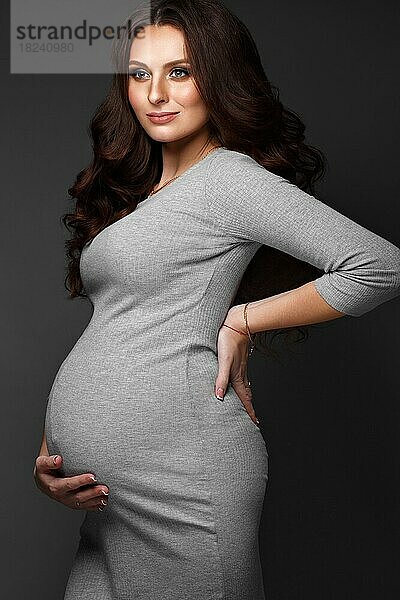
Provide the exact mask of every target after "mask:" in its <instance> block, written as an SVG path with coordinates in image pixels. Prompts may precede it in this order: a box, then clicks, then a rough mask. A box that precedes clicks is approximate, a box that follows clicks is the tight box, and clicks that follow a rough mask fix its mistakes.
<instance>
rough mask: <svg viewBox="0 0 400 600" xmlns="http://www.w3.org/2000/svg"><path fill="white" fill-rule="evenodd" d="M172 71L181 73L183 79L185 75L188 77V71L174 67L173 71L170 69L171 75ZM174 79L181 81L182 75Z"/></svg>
mask: <svg viewBox="0 0 400 600" xmlns="http://www.w3.org/2000/svg"><path fill="white" fill-rule="evenodd" d="M174 71H178V72H181V73H183V77H185V76H186V75H190V71H188V69H183V68H182V67H175V68H174V69H172V71H171V73H173V72H174ZM176 79H182V75H179V76H178V77H177V78H176Z"/></svg>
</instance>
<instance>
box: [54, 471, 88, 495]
mask: <svg viewBox="0 0 400 600" xmlns="http://www.w3.org/2000/svg"><path fill="white" fill-rule="evenodd" d="M59 481H60V489H61V490H62V491H63V492H65V493H68V492H75V491H76V490H78V489H79V488H81V487H87V486H90V487H91V488H92V487H93V486H94V484H95V483H98V482H97V479H96V477H95V475H93V473H85V474H83V475H73V476H71V477H62V478H60V480H59Z"/></svg>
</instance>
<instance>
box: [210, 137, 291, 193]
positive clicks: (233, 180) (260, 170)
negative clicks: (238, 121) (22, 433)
mask: <svg viewBox="0 0 400 600" xmlns="http://www.w3.org/2000/svg"><path fill="white" fill-rule="evenodd" d="M282 183H286V184H287V183H288V181H287V180H286V179H284V178H283V177H281V176H280V175H276V174H275V173H272V171H269V170H268V169H266V168H265V167H264V166H263V165H260V164H259V163H258V162H257V161H256V160H254V159H253V158H252V157H251V156H249V155H248V154H245V153H242V152H237V151H236V150H228V149H227V148H225V147H223V148H221V149H220V150H218V151H216V152H214V153H213V154H211V156H210V161H209V163H208V169H207V176H206V190H207V195H208V196H213V193H217V194H221V193H224V194H225V195H226V194H228V195H231V194H232V193H238V192H242V191H243V192H246V191H247V192H248V193H249V194H252V193H254V192H257V190H263V191H267V190H268V189H273V188H275V187H277V186H278V185H279V184H282Z"/></svg>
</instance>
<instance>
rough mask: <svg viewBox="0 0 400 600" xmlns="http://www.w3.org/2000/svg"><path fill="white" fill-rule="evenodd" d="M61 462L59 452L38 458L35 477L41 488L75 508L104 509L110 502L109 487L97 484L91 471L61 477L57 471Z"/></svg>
mask: <svg viewBox="0 0 400 600" xmlns="http://www.w3.org/2000/svg"><path fill="white" fill-rule="evenodd" d="M61 464H62V456H60V455H58V454H57V455H54V456H45V455H41V456H38V457H37V458H36V461H35V467H34V469H33V478H34V480H35V483H36V485H37V487H38V488H39V490H40V491H41V492H43V493H44V494H46V496H49V497H50V498H52V499H53V500H56V501H57V502H61V503H62V504H65V506H68V507H69V508H74V509H75V510H78V509H83V510H90V511H98V510H103V509H104V507H105V506H107V502H108V493H109V489H108V487H107V486H106V485H103V484H101V485H100V484H99V485H95V482H96V479H95V477H94V475H93V474H91V473H85V474H83V475H75V476H73V477H61V476H60V475H59V474H57V472H56V471H57V470H58V469H59V468H60V467H61Z"/></svg>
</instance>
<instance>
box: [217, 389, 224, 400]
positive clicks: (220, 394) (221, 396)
mask: <svg viewBox="0 0 400 600" xmlns="http://www.w3.org/2000/svg"><path fill="white" fill-rule="evenodd" d="M216 397H217V398H218V400H223V399H224V390H223V389H222V388H218V389H217V394H216Z"/></svg>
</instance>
